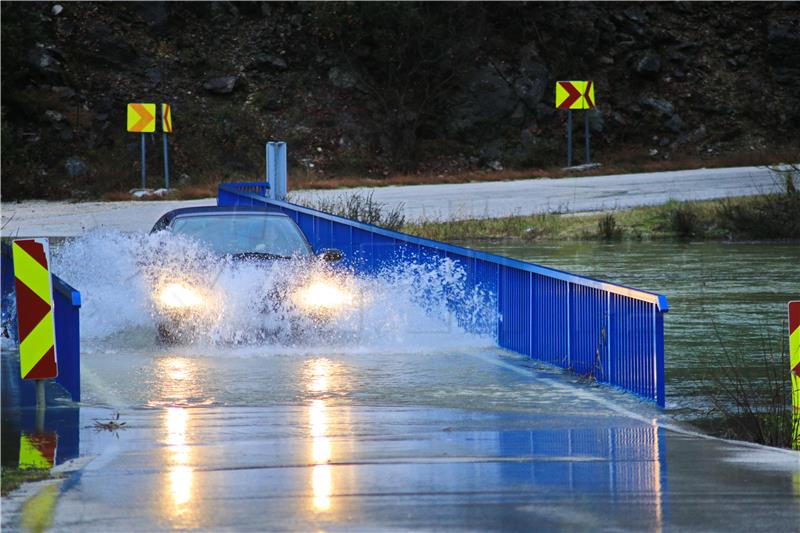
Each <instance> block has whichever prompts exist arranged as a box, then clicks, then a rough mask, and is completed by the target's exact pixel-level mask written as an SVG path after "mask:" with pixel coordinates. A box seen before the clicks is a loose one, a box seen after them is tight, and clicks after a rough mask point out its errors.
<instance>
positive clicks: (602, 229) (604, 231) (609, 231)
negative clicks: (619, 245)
mask: <svg viewBox="0 0 800 533" xmlns="http://www.w3.org/2000/svg"><path fill="white" fill-rule="evenodd" d="M597 233H598V234H599V235H600V237H601V238H603V239H605V240H607V241H611V240H615V239H619V238H620V237H622V228H621V227H619V226H618V225H617V217H615V216H614V213H607V214H605V215H604V216H603V217H602V218H600V220H599V221H598V222H597Z"/></svg>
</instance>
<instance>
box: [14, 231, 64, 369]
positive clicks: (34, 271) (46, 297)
mask: <svg viewBox="0 0 800 533" xmlns="http://www.w3.org/2000/svg"><path fill="white" fill-rule="evenodd" d="M12 257H13V259H14V278H15V279H14V284H15V288H16V296H17V327H18V329H19V337H18V338H19V369H20V374H21V375H22V379H52V378H55V377H57V376H58V364H57V358H56V328H55V319H54V314H53V310H54V307H53V283H52V279H51V277H50V267H49V265H50V249H49V246H48V242H47V239H19V240H15V241H14V243H13V244H12Z"/></svg>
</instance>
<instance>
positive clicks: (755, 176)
mask: <svg viewBox="0 0 800 533" xmlns="http://www.w3.org/2000/svg"><path fill="white" fill-rule="evenodd" d="M780 183H781V182H780V178H779V177H777V176H775V174H774V173H773V172H772V171H771V170H769V169H768V168H766V167H740V168H715V169H698V170H684V171H676V172H651V173H643V174H620V175H612V176H594V177H590V178H561V179H531V180H517V181H503V182H481V183H465V184H446V185H411V186H403V187H375V188H357V189H338V190H332V191H299V192H297V193H295V197H296V198H302V199H304V200H313V199H314V198H328V199H329V198H334V197H338V196H346V195H349V194H353V193H355V192H359V193H362V194H363V193H372V194H373V198H374V199H375V200H377V201H378V202H381V203H384V204H386V205H387V206H389V207H399V206H401V205H402V206H403V211H404V213H405V215H406V219H407V220H409V221H414V220H418V219H426V220H435V219H439V220H458V219H467V218H485V217H503V216H511V215H526V214H533V213H547V212H552V211H560V212H577V211H600V210H605V209H618V208H626V207H635V206H643V205H655V204H661V203H664V202H666V201H667V200H669V199H676V200H707V199H712V198H724V197H728V196H748V195H753V194H762V193H765V192H769V191H773V190H775V189H776V188H778V187H780ZM289 186H290V187H289V188H290V189H291V183H290V184H289ZM215 203H216V200H215V199H213V198H209V199H206V200H189V201H164V202H161V201H152V202H143V201H137V202H81V203H67V202H44V201H25V202H20V203H3V204H2V223H3V231H2V234H3V236H5V237H8V236H15V235H19V236H23V237H29V236H37V235H48V236H51V237H71V236H75V235H79V234H81V233H82V232H83V231H85V230H89V229H94V228H98V227H104V228H110V229H116V230H119V231H147V230H149V229H150V228H151V227H152V224H153V222H155V220H157V219H158V217H159V216H161V215H162V214H163V213H165V212H167V211H169V210H170V209H175V208H177V207H188V206H196V205H214V204H215Z"/></svg>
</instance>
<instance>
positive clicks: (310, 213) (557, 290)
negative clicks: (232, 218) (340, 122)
mask: <svg viewBox="0 0 800 533" xmlns="http://www.w3.org/2000/svg"><path fill="white" fill-rule="evenodd" d="M250 185H251V184H247V185H244V186H241V187H240V186H239V184H236V183H225V184H221V185H220V186H219V195H218V199H217V204H218V205H220V206H235V205H242V206H245V205H246V206H252V205H271V206H274V207H276V208H278V209H280V210H281V211H283V212H284V213H286V214H288V215H289V216H291V217H292V218H293V219H294V220H295V222H297V224H298V225H299V226H300V228H301V229H302V230H303V231H304V232H305V234H306V236H307V237H308V239H309V241H310V242H311V244H312V246H314V248H315V249H316V250H320V249H322V248H338V249H340V250H342V251H343V252H344V253H345V258H346V262H347V264H348V265H349V266H351V267H353V268H355V269H356V270H358V271H362V272H375V271H377V270H378V269H380V268H381V267H382V266H384V265H386V264H388V263H389V262H392V261H395V260H396V259H397V258H398V254H403V255H404V257H414V258H416V259H418V260H419V259H422V260H425V259H431V258H433V259H435V258H445V257H446V258H449V259H452V260H454V261H457V262H458V263H459V264H460V265H461V266H462V267H463V268H464V269H465V271H466V274H467V276H466V283H467V285H468V288H469V287H475V286H480V287H481V288H483V289H484V290H486V291H489V292H491V293H492V294H494V295H495V296H496V302H497V311H498V321H497V328H496V336H497V343H498V344H499V345H500V346H501V347H503V348H507V349H509V350H512V351H515V352H518V353H521V354H525V355H527V356H529V357H532V358H534V359H537V360H541V361H544V362H547V363H551V364H554V365H558V366H561V367H563V368H569V369H571V370H573V371H575V372H577V373H580V374H586V375H591V376H592V377H593V378H594V379H596V380H597V381H599V382H603V383H609V384H611V385H614V386H618V387H620V388H622V389H625V390H627V391H630V392H633V393H635V394H638V395H640V396H642V397H644V398H647V399H649V400H652V401H655V402H656V403H657V404H658V405H660V406H662V407H663V406H664V400H665V397H664V313H666V312H667V310H668V307H667V299H666V297H665V296H662V295H659V294H654V293H650V292H646V291H641V290H638V289H633V288H630V287H625V286H622V285H617V284H613V283H607V282H604V281H599V280H595V279H592V278H587V277H583V276H577V275H574V274H569V273H567V272H563V271H560V270H556V269H552V268H547V267H544V266H541V265H536V264H532V263H526V262H524V261H518V260H515V259H510V258H507V257H501V256H497V255H493V254H489V253H485V252H479V251H476V250H471V249H468V248H462V247H459V246H453V245H450V244H444V243H440V242H436V241H432V240H429V239H422V238H419V237H414V236H411V235H406V234H404V233H400V232H396V231H390V230H387V229H383V228H378V227H376V226H371V225H369V224H363V223H359V222H354V221H352V220H348V219H345V218H342V217H337V216H334V215H330V214H327V213H322V212H320V211H316V210H313V209H309V208H307V207H301V206H298V205H294V204H290V203H288V202H283V201H277V200H270V199H269V198H266V197H265V196H264V195H263V194H254V193H253V192H250V191H249V190H247V189H246V188H245V187H248V186H250Z"/></svg>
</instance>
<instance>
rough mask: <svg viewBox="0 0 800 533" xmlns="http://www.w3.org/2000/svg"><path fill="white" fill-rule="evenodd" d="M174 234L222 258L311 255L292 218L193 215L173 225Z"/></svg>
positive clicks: (248, 215) (180, 219) (243, 215)
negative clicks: (208, 249)
mask: <svg viewBox="0 0 800 533" xmlns="http://www.w3.org/2000/svg"><path fill="white" fill-rule="evenodd" d="M172 232H173V233H177V234H180V235H187V236H189V237H193V238H195V239H198V240H200V241H202V242H205V243H207V244H208V245H209V246H211V248H212V249H213V250H214V251H215V252H216V253H218V254H220V255H227V254H233V255H235V254H263V255H266V256H277V257H292V256H302V257H305V256H308V255H310V254H311V250H310V249H309V246H308V243H307V242H306V240H305V238H303V234H302V233H301V232H300V228H298V227H297V225H296V224H295V223H294V222H293V221H292V220H291V219H290V218H288V217H284V216H275V215H266V214H265V215H261V214H227V215H192V216H184V217H178V218H176V219H175V220H174V221H173V222H172Z"/></svg>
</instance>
